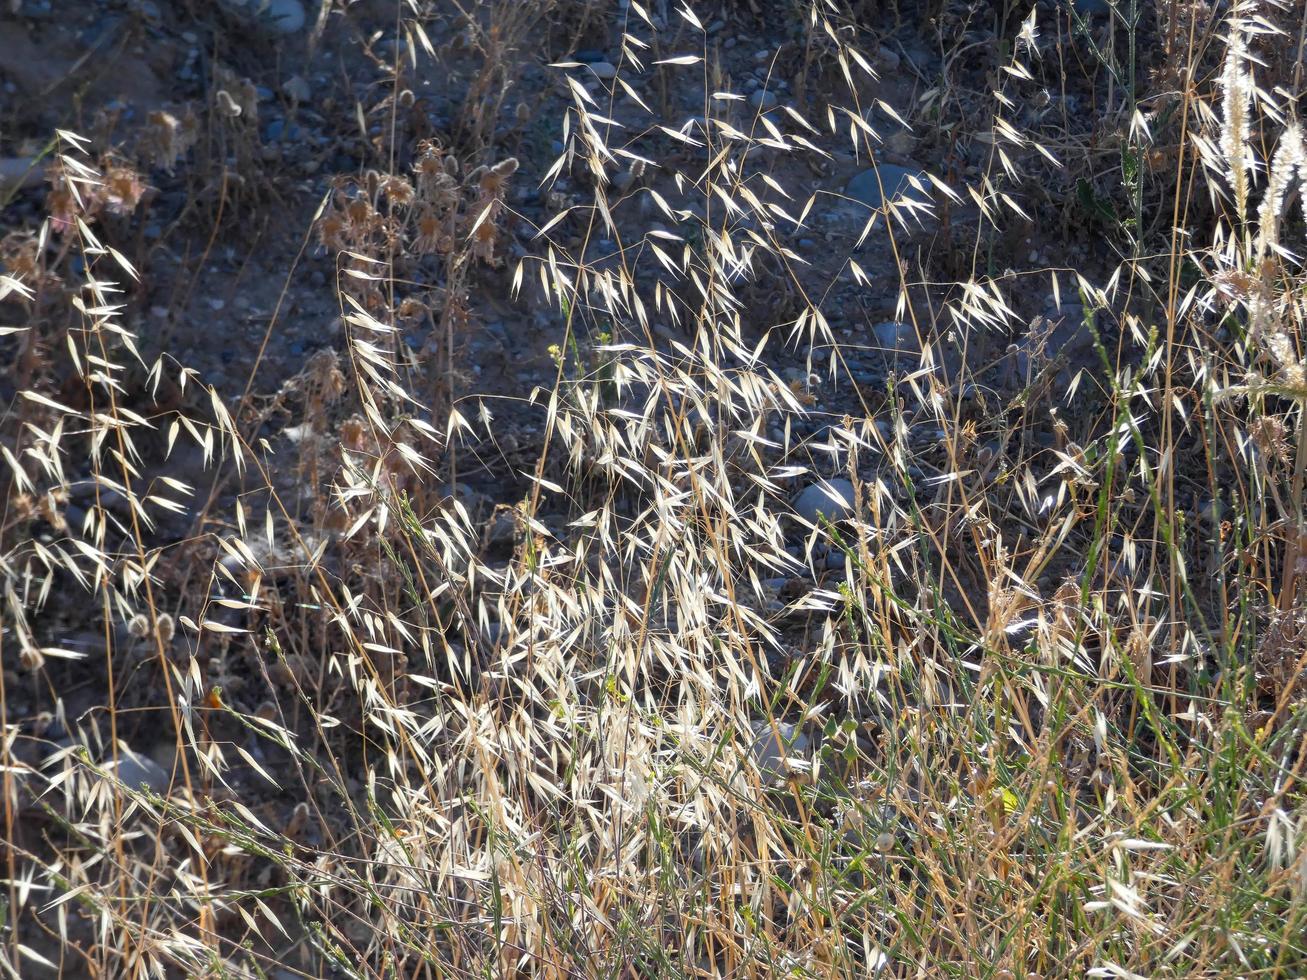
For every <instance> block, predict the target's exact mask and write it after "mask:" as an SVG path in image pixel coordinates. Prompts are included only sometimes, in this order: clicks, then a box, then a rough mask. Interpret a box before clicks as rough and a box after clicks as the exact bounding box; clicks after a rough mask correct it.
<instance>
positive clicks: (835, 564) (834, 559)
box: [826, 548, 844, 572]
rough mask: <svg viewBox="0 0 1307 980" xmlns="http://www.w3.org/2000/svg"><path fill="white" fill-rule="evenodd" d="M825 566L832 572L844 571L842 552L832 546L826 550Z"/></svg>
mask: <svg viewBox="0 0 1307 980" xmlns="http://www.w3.org/2000/svg"><path fill="white" fill-rule="evenodd" d="M826 567H827V568H828V569H830V570H831V571H832V572H842V571H844V552H842V551H836V550H835V549H834V548H832V549H831V550H830V551H828V552H826Z"/></svg>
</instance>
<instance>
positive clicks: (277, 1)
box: [219, 0, 308, 37]
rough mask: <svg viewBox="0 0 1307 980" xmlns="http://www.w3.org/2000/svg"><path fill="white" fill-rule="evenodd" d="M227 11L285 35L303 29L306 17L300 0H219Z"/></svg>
mask: <svg viewBox="0 0 1307 980" xmlns="http://www.w3.org/2000/svg"><path fill="white" fill-rule="evenodd" d="M219 2H220V3H221V5H222V6H223V7H225V8H226V10H227V12H228V13H230V14H232V15H234V16H236V17H239V18H241V19H242V20H245V21H248V22H250V23H251V24H257V25H259V26H261V27H266V28H267V29H268V30H270V31H271V32H272V33H274V34H280V35H281V36H282V37H286V36H288V35H290V34H298V33H299V32H300V31H302V30H303V29H304V24H305V22H306V21H307V19H308V18H307V17H306V16H305V13H304V5H303V4H302V3H301V2H300V0H219Z"/></svg>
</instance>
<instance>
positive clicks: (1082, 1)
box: [1071, 0, 1112, 17]
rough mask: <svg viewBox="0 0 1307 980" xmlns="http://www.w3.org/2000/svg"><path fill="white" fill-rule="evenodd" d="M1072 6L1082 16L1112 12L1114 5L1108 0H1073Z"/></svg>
mask: <svg viewBox="0 0 1307 980" xmlns="http://www.w3.org/2000/svg"><path fill="white" fill-rule="evenodd" d="M1071 6H1072V7H1073V8H1075V12H1076V13H1078V14H1079V15H1080V16H1081V17H1090V16H1093V15H1095V14H1107V13H1111V12H1112V5H1111V4H1110V3H1108V0H1071Z"/></svg>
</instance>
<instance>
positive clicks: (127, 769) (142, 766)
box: [104, 745, 172, 793]
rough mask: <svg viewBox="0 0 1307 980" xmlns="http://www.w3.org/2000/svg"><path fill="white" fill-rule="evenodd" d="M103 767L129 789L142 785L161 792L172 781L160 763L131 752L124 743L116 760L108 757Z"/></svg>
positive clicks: (139, 787) (138, 787)
mask: <svg viewBox="0 0 1307 980" xmlns="http://www.w3.org/2000/svg"><path fill="white" fill-rule="evenodd" d="M104 768H105V771H107V772H108V773H109V774H110V775H112V776H113V777H114V778H115V779H118V780H119V781H121V782H122V783H123V785H125V786H127V787H128V788H129V789H141V788H142V787H144V788H145V789H149V790H153V791H154V792H156V793H163V792H165V791H166V790H167V789H168V785H169V784H170V783H171V782H172V777H171V776H169V775H168V773H166V772H164V770H163V767H162V766H161V765H159V764H158V763H157V762H155V761H154V760H153V759H151V758H150V757H149V756H145V755H141V754H140V753H138V752H133V751H132V750H131V749H129V748H127V747H126V746H125V745H124V746H123V747H122V748H120V749H119V751H118V760H117V762H115V761H114V760H112V759H110V760H109V761H108V762H107V763H105V766H104Z"/></svg>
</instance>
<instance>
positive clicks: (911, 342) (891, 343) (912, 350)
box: [871, 320, 921, 354]
mask: <svg viewBox="0 0 1307 980" xmlns="http://www.w3.org/2000/svg"><path fill="white" fill-rule="evenodd" d="M871 334H872V336H873V337H874V338H875V345H876V347H878V348H879V349H880V350H881V352H882V353H889V354H919V353H921V348H920V346H919V345H918V344H917V331H916V330H915V329H914V328H913V326H912V324H910V323H898V322H897V321H894V320H888V321H886V322H885V323H878V324H876V325H875V326H874V327H872V328H871Z"/></svg>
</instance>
